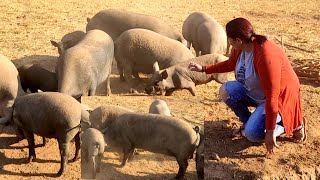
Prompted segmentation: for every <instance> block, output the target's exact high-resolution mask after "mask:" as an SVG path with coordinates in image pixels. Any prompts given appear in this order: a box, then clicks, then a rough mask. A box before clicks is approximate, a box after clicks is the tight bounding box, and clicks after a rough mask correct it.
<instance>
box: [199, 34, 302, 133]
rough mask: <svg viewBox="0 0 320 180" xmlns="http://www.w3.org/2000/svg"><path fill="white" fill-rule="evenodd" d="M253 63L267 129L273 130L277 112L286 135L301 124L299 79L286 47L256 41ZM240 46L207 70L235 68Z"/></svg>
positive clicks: (216, 71) (231, 69)
mask: <svg viewBox="0 0 320 180" xmlns="http://www.w3.org/2000/svg"><path fill="white" fill-rule="evenodd" d="M253 44H254V48H253V56H254V58H253V64H254V68H255V70H256V72H257V74H258V76H259V79H260V82H261V86H262V89H263V91H264V94H265V96H266V105H265V107H266V129H267V130H274V129H275V125H276V118H277V114H278V112H280V114H281V116H282V121H283V125H284V128H285V131H286V134H287V135H292V131H293V129H295V128H297V127H299V126H300V125H301V124H302V109H301V101H300V83H299V79H298V77H297V75H296V73H295V72H294V70H293V68H292V66H291V64H290V62H289V60H288V58H287V56H286V55H285V53H284V52H283V50H282V49H281V48H280V47H279V46H278V45H277V44H275V43H274V42H272V41H269V40H267V41H265V42H264V43H263V44H262V45H259V44H258V43H257V42H256V41H255V40H254V41H253ZM240 53H241V50H232V52H231V55H230V57H229V59H228V60H227V61H224V62H221V63H218V64H215V65H213V64H210V65H206V66H204V71H205V73H207V74H211V73H223V72H230V71H234V70H235V66H236V62H237V60H238V58H239V56H240Z"/></svg>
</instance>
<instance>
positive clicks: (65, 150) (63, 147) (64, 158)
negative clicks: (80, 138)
mask: <svg viewBox="0 0 320 180" xmlns="http://www.w3.org/2000/svg"><path fill="white" fill-rule="evenodd" d="M58 143H59V150H60V156H61V164H60V170H59V172H58V174H57V175H58V176H61V175H62V173H63V172H64V171H65V169H66V165H67V162H68V155H69V143H68V142H65V140H58Z"/></svg>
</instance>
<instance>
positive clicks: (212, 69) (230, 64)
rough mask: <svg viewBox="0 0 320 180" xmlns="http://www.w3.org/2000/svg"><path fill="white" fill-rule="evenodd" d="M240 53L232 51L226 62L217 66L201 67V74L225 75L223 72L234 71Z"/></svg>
mask: <svg viewBox="0 0 320 180" xmlns="http://www.w3.org/2000/svg"><path fill="white" fill-rule="evenodd" d="M240 53H241V51H237V50H235V49H232V51H231V55H230V57H229V59H228V60H226V61H223V62H220V63H217V64H208V65H205V66H203V67H202V68H203V72H205V73H206V74H212V73H225V72H230V71H234V68H235V66H236V62H237V59H238V57H239V54H240Z"/></svg>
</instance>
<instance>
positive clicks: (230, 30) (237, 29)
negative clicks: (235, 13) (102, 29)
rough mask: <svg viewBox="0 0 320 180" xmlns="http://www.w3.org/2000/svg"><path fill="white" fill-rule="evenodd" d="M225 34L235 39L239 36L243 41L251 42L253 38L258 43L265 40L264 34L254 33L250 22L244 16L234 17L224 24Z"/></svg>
mask: <svg viewBox="0 0 320 180" xmlns="http://www.w3.org/2000/svg"><path fill="white" fill-rule="evenodd" d="M226 31H227V36H228V37H230V38H232V39H236V38H239V39H241V40H242V41H244V42H252V40H253V39H254V38H255V39H256V40H257V42H258V43H259V44H262V43H263V42H265V41H266V40H267V38H266V36H262V35H259V34H256V33H255V32H254V30H253V27H252V25H251V23H250V22H249V21H248V20H246V19H244V18H236V19H233V20H231V21H230V22H228V23H227V25H226Z"/></svg>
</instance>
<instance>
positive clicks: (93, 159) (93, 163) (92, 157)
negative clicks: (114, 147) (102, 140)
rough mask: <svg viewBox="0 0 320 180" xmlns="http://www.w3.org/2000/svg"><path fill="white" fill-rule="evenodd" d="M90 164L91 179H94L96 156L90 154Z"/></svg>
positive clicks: (95, 174)
mask: <svg viewBox="0 0 320 180" xmlns="http://www.w3.org/2000/svg"><path fill="white" fill-rule="evenodd" d="M91 161H92V163H91V165H92V178H93V179H96V176H97V172H96V169H97V162H96V156H91Z"/></svg>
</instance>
